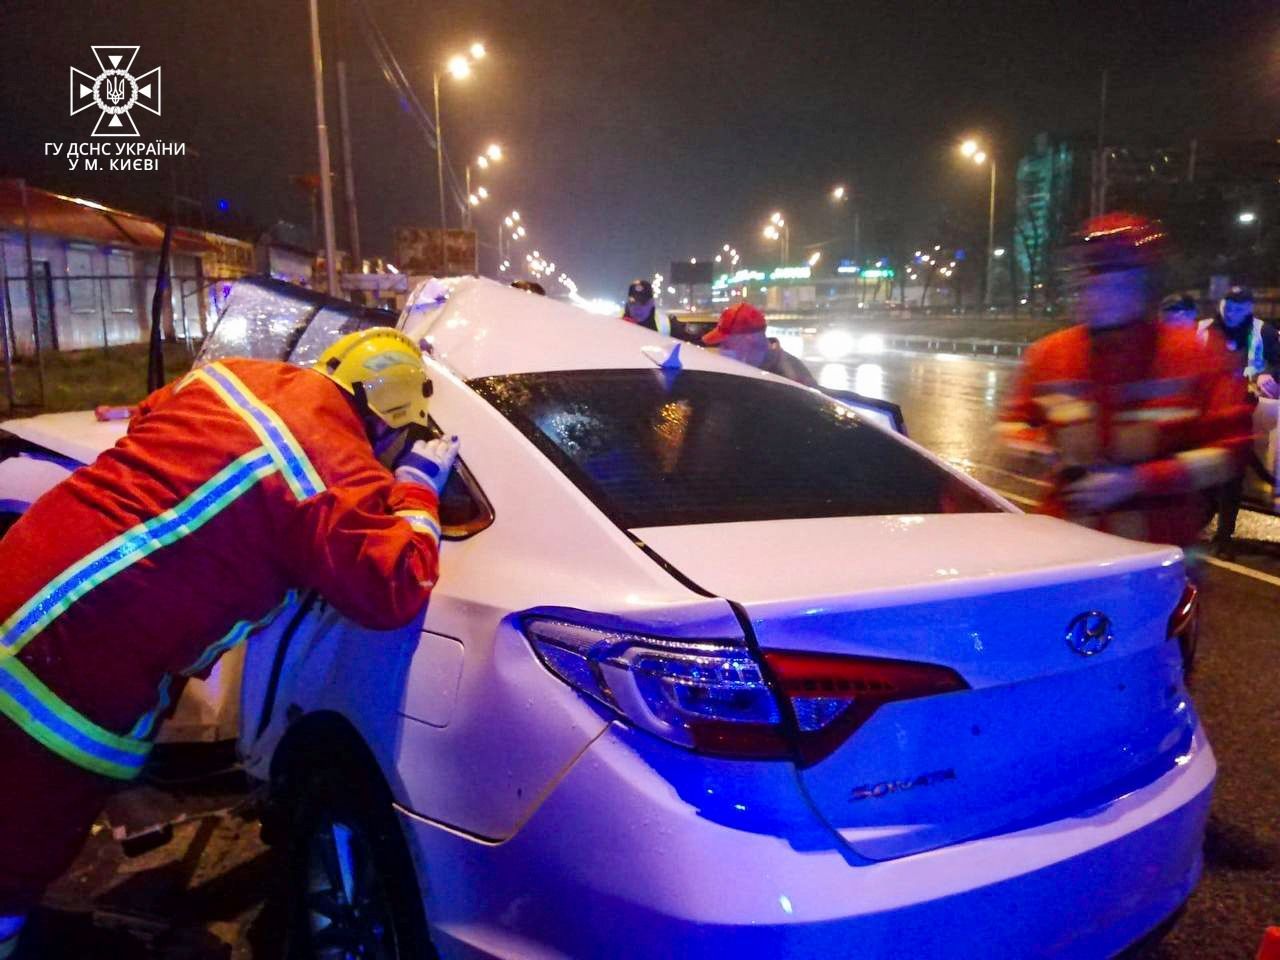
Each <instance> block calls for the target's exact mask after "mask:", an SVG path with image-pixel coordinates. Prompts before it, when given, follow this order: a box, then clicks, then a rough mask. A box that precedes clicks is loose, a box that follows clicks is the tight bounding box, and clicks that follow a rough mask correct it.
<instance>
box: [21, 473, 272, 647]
mask: <svg viewBox="0 0 1280 960" xmlns="http://www.w3.org/2000/svg"><path fill="white" fill-rule="evenodd" d="M275 470H276V467H275V463H274V461H273V460H272V458H271V456H270V455H269V454H268V453H267V451H266V450H264V449H262V448H261V447H257V448H256V449H253V450H250V451H249V452H248V453H246V454H245V455H244V456H242V457H239V458H237V459H235V460H233V461H232V462H231V463H229V464H227V466H225V467H224V468H223V469H222V470H220V471H218V472H217V473H216V474H214V475H213V476H212V477H210V478H209V479H208V480H207V481H205V482H204V483H203V484H201V485H200V486H199V487H198V488H197V489H196V490H195V491H194V492H192V493H191V495H190V496H188V497H187V498H186V499H185V500H183V501H182V502H181V503H177V504H174V506H172V507H170V508H169V509H168V510H165V511H164V512H162V513H159V514H157V515H156V516H154V517H152V518H151V519H150V520H147V521H145V522H143V523H140V524H137V525H136V526H134V527H131V528H130V529H128V530H126V531H125V532H124V533H122V534H120V535H119V536H117V537H114V538H113V539H111V540H109V541H107V542H106V543H104V544H103V545H102V546H101V547H99V548H98V549H97V550H94V551H93V552H92V553H90V554H88V555H87V556H84V557H81V558H80V559H79V560H77V561H76V562H75V563H73V564H72V565H71V566H69V567H68V568H67V569H66V570H64V571H63V572H62V573H60V574H58V576H56V577H55V578H54V579H53V580H51V581H49V583H48V584H46V585H45V587H44V588H43V589H42V590H41V591H40V592H39V593H37V594H36V595H35V596H33V597H32V598H31V599H30V600H28V601H27V602H26V603H24V604H23V605H22V606H21V607H19V608H18V609H17V610H16V611H14V613H13V614H12V615H10V617H9V618H8V619H7V620H5V622H4V623H3V624H0V660H3V659H5V658H6V657H11V656H13V655H15V654H16V653H17V652H18V651H19V650H21V649H22V648H23V647H24V646H26V645H27V644H28V643H30V642H31V641H32V640H33V639H34V638H35V637H36V636H37V635H39V633H40V632H41V631H42V630H44V629H45V628H46V627H47V626H48V625H49V624H50V623H52V622H53V621H54V620H56V619H57V618H58V617H59V616H61V615H62V614H63V613H64V612H65V611H66V610H67V608H68V607H70V606H71V605H72V604H73V603H75V602H76V601H77V600H79V599H80V598H81V597H82V596H84V595H85V594H86V593H88V592H89V591H90V590H93V589H94V588H95V587H97V586H99V585H100V584H102V583H104V582H105V581H107V580H109V579H110V578H111V577H113V576H115V575H116V574H118V573H120V572H121V571H123V570H126V569H128V568H129V567H131V566H133V564H135V563H137V562H138V561H139V560H142V559H144V558H146V557H147V556H149V555H150V554H152V553H154V552H155V551H156V550H159V549H160V548H161V547H165V546H168V545H169V544H170V543H173V542H174V541H176V540H180V539H182V538H183V537H186V536H188V535H189V534H191V533H194V532H195V531H196V530H199V529H200V528H201V527H202V526H204V525H205V524H206V523H208V522H209V521H210V520H212V519H213V518H214V517H215V516H217V515H218V514H219V513H221V512H222V511H223V510H224V509H225V508H226V507H228V506H229V505H230V504H231V503H232V502H234V501H235V500H236V499H237V498H238V497H240V496H241V495H242V494H243V493H245V492H246V491H247V490H249V489H251V488H252V487H253V486H254V485H255V484H257V483H258V482H259V481H260V480H262V478H263V477H266V476H269V475H270V474H272V473H274V472H275Z"/></svg>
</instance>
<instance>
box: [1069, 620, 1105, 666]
mask: <svg viewBox="0 0 1280 960" xmlns="http://www.w3.org/2000/svg"><path fill="white" fill-rule="evenodd" d="M1110 642H1111V620H1110V619H1109V618H1108V617H1107V615H1106V614H1104V613H1099V612H1098V611H1097V610H1090V611H1089V612H1088V613H1082V614H1080V615H1079V616H1078V617H1076V618H1075V619H1074V620H1072V621H1071V623H1069V624H1068V625H1067V646H1068V647H1070V648H1071V649H1072V650H1074V651H1075V652H1076V653H1078V654H1080V656H1082V657H1092V656H1093V655H1094V654H1095V653H1101V652H1102V651H1103V650H1105V649H1106V648H1107V644H1109V643H1110Z"/></svg>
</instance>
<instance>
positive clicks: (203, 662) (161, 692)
mask: <svg viewBox="0 0 1280 960" xmlns="http://www.w3.org/2000/svg"><path fill="white" fill-rule="evenodd" d="M297 602H298V591H296V590H290V591H289V592H288V593H286V594H285V595H284V600H282V601H281V602H280V603H279V604H277V605H276V606H274V607H272V608H271V610H270V611H268V612H267V613H266V614H265V615H264V616H262V617H261V618H259V619H258V620H240V621H238V622H237V623H236V625H235V626H233V627H232V628H231V629H230V630H228V631H227V632H226V633H225V634H224V635H223V636H222V637H221V638H219V639H218V640H216V641H214V642H213V643H211V644H210V645H209V646H208V647H206V648H205V650H204V652H203V653H202V654H200V657H199V658H198V659H197V660H196V662H195V663H193V664H191V666H189V667H187V668H186V669H185V670H183V671H182V675H183V676H184V677H193V676H195V675H196V674H198V673H202V672H204V671H205V670H208V669H209V668H210V667H212V666H213V665H214V663H215V662H216V661H217V659H218V658H219V657H220V656H222V655H223V654H224V653H226V652H227V651H228V650H230V649H231V648H232V647H234V646H235V645H236V644H237V643H239V642H240V641H241V640H243V639H245V638H246V637H247V636H249V635H250V634H251V633H253V632H254V631H255V630H258V629H260V628H261V627H265V626H266V625H267V624H268V623H270V622H271V621H272V620H274V619H275V618H276V617H277V616H279V615H280V614H281V613H282V612H284V611H285V610H286V609H287V608H289V607H291V606H293V605H294V604H296V603H297ZM172 686H173V676H172V675H171V674H167V673H166V674H165V675H164V676H163V677H161V678H160V684H159V686H158V687H157V691H156V705H155V706H154V707H153V708H151V709H150V710H148V711H147V712H146V713H144V714H143V715H142V716H141V717H139V718H138V722H137V723H135V724H134V725H133V729H132V730H130V731H129V736H130V737H137V738H139V739H147V738H149V737H150V736H151V735H152V734H153V733H154V732H155V728H156V723H157V722H158V721H159V720H160V717H161V716H162V715H163V714H164V712H165V710H167V709H169V704H170V703H171V702H172V701H171V699H170V691H171V689H172Z"/></svg>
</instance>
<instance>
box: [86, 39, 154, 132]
mask: <svg viewBox="0 0 1280 960" xmlns="http://www.w3.org/2000/svg"><path fill="white" fill-rule="evenodd" d="M92 49H93V56H94V59H96V60H97V61H98V74H97V75H96V76H93V75H90V74H88V73H85V72H84V71H83V70H78V69H76V68H75V67H72V68H71V116H73V117H74V116H75V115H76V114H77V113H80V112H82V111H84V110H88V109H89V108H91V107H97V108H98V110H99V111H100V113H99V115H98V122H97V123H96V124H95V125H94V128H93V133H92V136H95V137H136V136H138V135H139V134H138V127H137V124H135V123H134V122H133V118H132V117H131V116H130V115H129V113H130V111H131V110H133V108H134V107H141V108H142V109H143V110H147V111H149V112H151V113H154V114H155V115H156V116H157V117H158V116H160V68H159V67H154V68H153V69H151V70H148V71H147V72H146V73H144V74H142V75H141V76H136V77H135V76H134V75H133V72H132V71H133V61H134V59H135V58H136V57H137V56H138V49H139V48H138V47H136V46H134V47H127V46H95V47H93V48H92Z"/></svg>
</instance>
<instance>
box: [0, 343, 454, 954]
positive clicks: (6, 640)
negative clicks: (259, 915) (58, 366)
mask: <svg viewBox="0 0 1280 960" xmlns="http://www.w3.org/2000/svg"><path fill="white" fill-rule="evenodd" d="M430 393H431V381H430V379H429V378H428V375H427V369H426V367H425V365H424V363H423V360H422V354H421V352H420V351H419V349H418V347H417V346H416V345H415V344H414V343H413V341H412V340H410V339H409V338H408V337H407V336H405V335H404V334H402V333H400V332H398V331H396V330H391V329H388V328H375V329H371V330H365V331H362V332H359V333H354V334H350V335H348V336H347V337H344V338H342V339H341V340H340V341H338V342H337V343H336V344H335V345H334V346H333V347H331V348H330V349H329V350H327V351H326V352H325V354H324V355H323V356H322V357H321V359H320V361H319V362H318V363H317V364H316V367H315V368H314V369H307V368H302V367H295V366H290V365H288V364H283V363H272V362H266V361H259V360H234V359H228V360H224V361H220V362H217V363H211V364H209V365H207V366H204V367H201V368H199V369H198V370H195V371H193V372H192V373H190V374H188V375H187V376H185V377H183V378H182V379H181V380H178V381H177V382H176V383H173V384H170V385H169V386H167V387H164V388H163V389H161V390H158V391H157V392H155V393H154V394H152V395H151V396H150V397H148V398H147V399H146V400H145V401H144V402H143V404H142V405H141V407H140V408H139V411H138V414H137V416H136V417H135V418H134V419H133V420H132V422H131V423H130V425H129V431H128V434H127V435H126V436H125V437H124V438H122V439H121V440H120V442H119V443H118V444H116V446H115V447H114V448H113V449H111V450H109V451H107V452H106V453H104V454H103V455H102V456H100V457H99V458H98V459H97V461H95V462H94V463H93V464H92V465H91V466H88V467H85V468H83V469H80V470H77V471H76V472H75V473H74V474H72V475H71V476H70V477H68V478H67V479H66V480H64V481H63V482H62V483H60V484H58V485H57V486H56V487H54V488H53V489H52V490H50V491H49V492H48V493H46V494H45V495H44V496H42V497H41V498H40V499H39V500H37V501H36V502H35V503H34V504H32V506H31V509H30V510H29V511H28V512H27V513H26V514H25V515H24V516H23V517H22V518H21V519H20V520H19V521H18V522H17V523H16V524H15V525H14V526H13V527H12V529H10V531H9V532H8V534H6V536H5V537H4V539H3V540H0V784H2V786H0V960H2V958H4V957H7V956H9V955H10V954H12V953H13V952H14V951H15V950H16V948H17V943H18V938H19V935H20V933H21V929H22V925H23V922H24V917H25V915H26V914H27V913H28V912H29V911H30V910H31V908H32V907H33V906H34V905H35V904H36V903H37V902H38V901H39V899H40V897H41V895H42V893H43V891H44V890H45V888H46V887H47V886H48V884H49V883H50V882H51V881H53V880H54V879H56V878H57V877H58V876H59V875H60V874H61V873H62V872H63V871H65V870H66V868H67V867H68V866H69V865H70V864H71V862H72V860H73V859H74V858H75V856H76V854H77V852H78V851H79V849H80V846H81V844H82V843H83V841H84V838H85V836H86V835H87V834H88V831H89V829H90V827H91V826H92V825H93V821H94V819H95V818H96V816H97V814H98V812H99V810H100V809H101V806H102V804H103V802H104V801H105V799H106V797H107V795H108V794H109V793H110V791H111V790H112V788H113V787H114V786H115V785H116V784H117V783H119V782H120V781H126V780H129V779H130V778H132V777H135V776H137V774H138V772H139V771H140V770H141V768H142V765H143V763H144V761H145V760H146V757H147V752H148V749H149V747H150V743H151V736H152V733H153V731H154V730H155V728H156V725H157V723H158V722H159V721H160V720H161V719H162V718H163V717H164V715H165V713H166V711H167V709H168V708H169V707H170V705H171V704H173V703H174V702H175V701H176V700H177V698H178V696H179V694H180V692H181V688H182V685H183V684H184V683H185V680H186V678H187V677H191V676H199V675H204V674H206V673H207V671H208V670H209V668H210V667H212V666H213V664H214V663H215V662H216V661H217V659H218V657H219V656H220V655H221V654H222V653H223V652H224V651H226V650H227V649H229V648H230V647H231V646H232V645H234V644H235V643H237V642H238V641H240V640H243V639H244V638H245V637H246V636H247V635H249V634H250V633H251V632H252V631H253V630H254V628H255V627H258V626H261V625H263V624H265V623H267V622H268V621H270V620H271V619H272V618H273V617H275V616H277V615H279V614H280V613H281V612H282V611H284V610H285V609H287V608H288V607H290V606H291V605H293V604H294V603H296V602H297V598H298V596H299V594H300V593H301V592H303V591H310V590H315V591H318V592H319V593H320V594H321V595H323V596H324V597H325V598H326V599H327V600H328V601H329V602H330V603H332V604H333V605H334V607H336V608H337V609H338V610H339V611H341V612H342V613H344V614H345V615H347V616H348V617H350V618H351V619H353V620H355V621H357V622H358V623H360V624H362V625H364V626H366V627H371V628H375V629H392V628H397V627H401V626H404V625H406V624H408V623H410V622H412V621H413V620H414V619H415V618H417V617H419V616H420V615H421V613H422V610H423V607H424V605H425V604H426V602H427V598H428V596H429V594H430V592H431V588H432V586H433V585H434V584H435V582H436V577H437V572H438V561H439V544H440V521H439V515H438V506H437V505H438V501H439V492H440V490H441V489H442V488H443V486H444V482H445V480H446V479H447V477H448V474H449V471H450V469H451V467H452V465H453V461H454V459H455V458H456V456H457V447H458V445H457V440H456V438H454V439H452V440H434V441H429V442H428V441H425V440H417V441H416V442H414V443H413V444H407V445H406V446H407V447H408V449H407V451H406V452H405V453H403V454H402V455H401V458H400V460H399V461H398V462H397V465H396V467H395V471H394V476H393V474H392V473H391V472H388V470H387V469H386V468H385V467H383V466H382V464H381V463H379V461H378V460H377V459H376V456H375V451H377V450H388V449H390V447H391V442H392V441H394V440H396V439H399V438H400V437H401V436H402V434H403V432H404V431H405V430H406V429H407V428H409V427H410V426H411V425H414V424H417V425H421V426H422V427H425V426H426V425H427V398H428V397H429V396H430Z"/></svg>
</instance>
